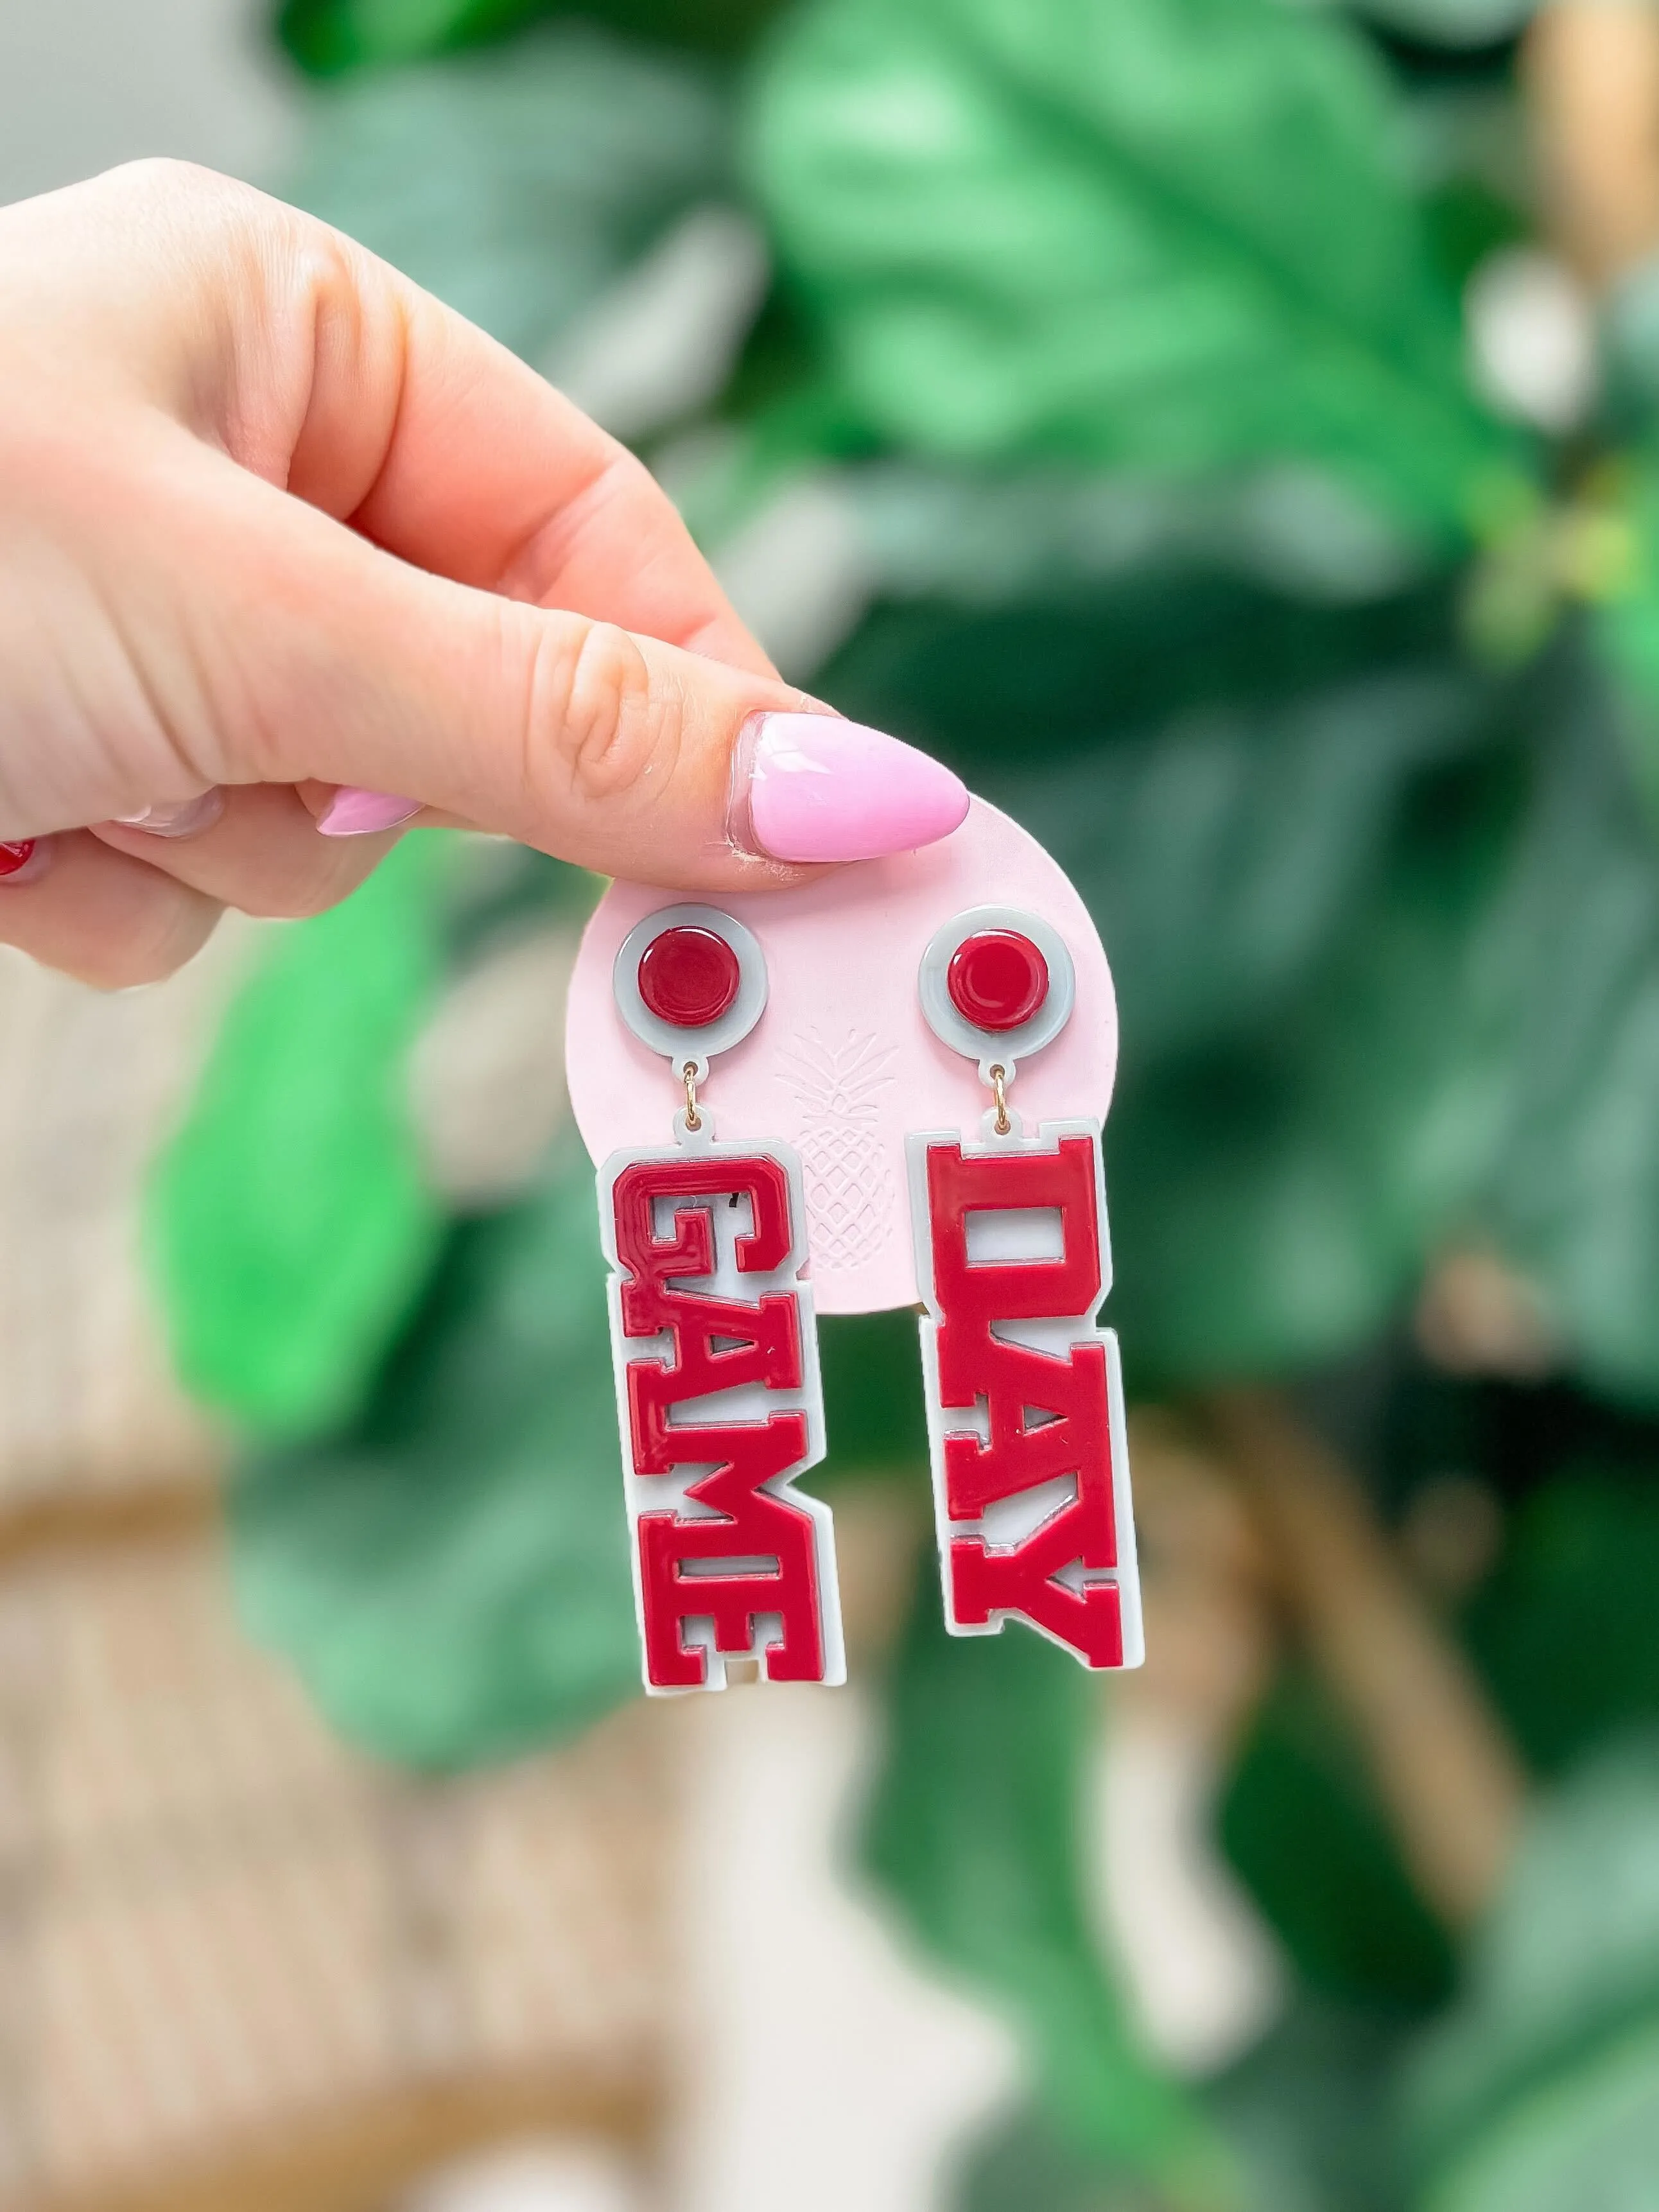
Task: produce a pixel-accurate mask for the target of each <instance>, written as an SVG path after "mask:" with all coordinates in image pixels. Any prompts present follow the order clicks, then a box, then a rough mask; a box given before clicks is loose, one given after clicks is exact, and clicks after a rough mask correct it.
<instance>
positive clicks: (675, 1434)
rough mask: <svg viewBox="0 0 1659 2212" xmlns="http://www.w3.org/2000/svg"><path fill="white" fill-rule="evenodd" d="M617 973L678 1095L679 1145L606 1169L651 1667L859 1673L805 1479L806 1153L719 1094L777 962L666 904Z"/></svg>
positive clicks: (812, 1444)
mask: <svg viewBox="0 0 1659 2212" xmlns="http://www.w3.org/2000/svg"><path fill="white" fill-rule="evenodd" d="M611 987H612V992H613V994H614V1002H615V1006H616V1011H617V1014H618V1015H619V1016H620V1018H621V1019H622V1021H623V1024H625V1025H626V1026H627V1028H628V1029H629V1030H630V1031H631V1032H632V1034H633V1035H634V1036H635V1037H636V1038H638V1039H639V1041H640V1042H641V1043H642V1044H643V1045H645V1046H646V1047H647V1048H648V1049H649V1050H650V1051H651V1052H653V1053H657V1054H661V1055H662V1056H663V1057H664V1059H665V1060H666V1062H667V1064H668V1067H669V1069H670V1070H671V1080H672V1083H673V1085H674V1089H675V1094H676V1095H678V1098H679V1102H680V1103H679V1104H678V1110H677V1111H675V1112H674V1114H673V1115H672V1138H673V1140H672V1142H671V1143H666V1144H662V1145H657V1146H642V1147H639V1148H635V1149H632V1150H623V1151H617V1152H611V1154H610V1155H609V1157H608V1158H605V1160H604V1162H603V1164H601V1166H600V1169H599V1219H600V1234H601V1237H602V1239H603V1242H604V1245H605V1257H606V1258H607V1260H608V1261H610V1263H611V1350H612V1357H613V1362H614V1365H615V1369H616V1379H617V1414H618V1419H619V1422H620V1426H621V1431H622V1449H623V1486H624V1488H625V1491H626V1493H627V1504H628V1520H629V1535H630V1540H631V1548H632V1553H633V1569H634V1589H635V1606H636V1609H637V1613H638V1616H639V1624H640V1635H641V1643H642V1644H643V1647H644V1672H645V1685H646V1687H647V1690H648V1691H653V1692H664V1693H666V1692H673V1691H678V1690H694V1689H702V1688H708V1689H723V1688H724V1687H725V1686H726V1662H728V1661H729V1660H732V1659H740V1660H754V1661H757V1662H759V1666H760V1668H761V1671H762V1673H763V1675H764V1677H765V1679H766V1680H768V1681H772V1682H841V1681H842V1680H845V1678H846V1662H845V1657H844V1655H843V1650H842V1629H841V1607H840V1600H839V1595H838V1593H837V1589H836V1559H835V1547H834V1541H833V1535H832V1531H831V1523H830V1515H829V1507H828V1506H826V1505H824V1504H822V1503H821V1502H820V1501H818V1500H817V1499H815V1498H807V1497H804V1496H800V1495H798V1494H797V1493H796V1492H795V1491H794V1489H793V1482H794V1478H795V1477H796V1476H797V1475H799V1474H801V1473H802V1472H803V1471H804V1470H805V1468H810V1467H811V1466H813V1465H814V1464H815V1463H816V1462H817V1461H819V1460H820V1459H822V1458H823V1448H824V1447H823V1392H822V1388H821V1384H820V1380H819V1373H818V1346H817V1323H816V1320H815V1317H814V1312H813V1304H812V1292H811V1286H810V1285H809V1284H808V1283H807V1282H806V1281H805V1280H804V1279H803V1278H804V1274H805V1265H806V1243H805V1219H806V1214H805V1199H804V1195H803V1191H802V1182H801V1167H800V1161H799V1158H798V1157H797V1155H796V1153H795V1152H793V1149H792V1148H791V1147H790V1146H787V1145H785V1144H781V1143H778V1142H775V1141H771V1140H765V1141H762V1140H752V1141H744V1142H740V1143H737V1142H729V1141H722V1140H721V1139H719V1138H717V1137H716V1135H715V1133H714V1120H713V1117H712V1115H711V1114H710V1111H709V1108H708V1103H706V1100H705V1098H704V1097H703V1086H704V1085H707V1084H708V1082H709V1069H710V1065H711V1062H712V1061H713V1060H714V1055H715V1054H719V1053H723V1052H729V1051H731V1050H732V1048H734V1047H736V1046H738V1045H739V1044H741V1043H742V1042H743V1041H744V1038H745V1037H747V1036H749V1034H750V1031H751V1030H753V1029H754V1027H755V1025H756V1024H757V1022H758V1021H759V1020H760V1018H761V1016H762V1014H763V1012H764V1010H765V1006H766V1000H767V975H766V964H765V961H764V958H763V955H762V952H761V948H760V946H759V945H758V944H757V941H756V939H755V937H754V935H753V933H751V932H750V930H749V929H747V928H745V927H744V924H743V923H742V922H740V921H737V920H735V919H734V918H733V917H732V915H728V914H723V913H721V912H720V911H719V910H718V909H717V908H713V907H708V906H697V905H678V906H669V907H664V908H660V909H659V910H658V911H657V912H655V913H653V914H649V915H646V916H645V918H644V919H643V920H642V921H639V922H638V923H636V924H635V927H633V928H632V929H631V930H630V931H629V933H628V935H627V936H626V937H625V938H624V939H623V943H622V945H621V947H620V949H619V950H618V951H617V956H616V959H615V963H614V965H613V967H612V969H611ZM668 1097H669V1093H668V1091H667V1087H666V1085H665V1093H664V1106H665V1110H666V1108H667V1102H668Z"/></svg>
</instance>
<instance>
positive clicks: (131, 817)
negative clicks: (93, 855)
mask: <svg viewBox="0 0 1659 2212" xmlns="http://www.w3.org/2000/svg"><path fill="white" fill-rule="evenodd" d="M224 811H225V794H224V793H223V792H222V790H221V789H220V788H219V786H218V785H217V784H213V785H212V786H210V788H209V789H208V790H206V791H204V792H201V793H198V794H197V797H196V798H194V799H173V800H168V801H167V802H166V803H165V804H163V805H160V806H147V807H145V808H144V810H143V813H141V814H118V815H117V816H116V817H115V819H116V821H117V822H118V823H119V824H120V826H121V827H122V829H142V830H143V832H144V834H145V836H149V837H199V836H201V834H202V832H203V830H204V829H212V827H213V825H214V823H216V821H217V820H218V819H219V817H220V816H221V815H222V813H223V812H224Z"/></svg>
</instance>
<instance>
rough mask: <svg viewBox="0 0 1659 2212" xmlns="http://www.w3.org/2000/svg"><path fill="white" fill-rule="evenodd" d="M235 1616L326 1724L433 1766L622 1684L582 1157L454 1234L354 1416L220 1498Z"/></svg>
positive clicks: (635, 1673) (616, 1524) (564, 1723)
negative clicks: (507, 1207) (282, 1663)
mask: <svg viewBox="0 0 1659 2212" xmlns="http://www.w3.org/2000/svg"><path fill="white" fill-rule="evenodd" d="M232 1508H233V1510H232V1528H233V1534H234V1560H235V1568H236V1581H237V1589H238V1592H239V1595H240V1600H241V1603H242V1607H243V1609H244V1612H245V1614H246V1619H247V1621H248V1623H249V1626H251V1628H252V1631H253V1632H254V1633H255V1634H256V1635H258V1637H260V1638H263V1639H264V1641H266V1642H268V1643H270V1644H274V1645H276V1646H277V1647H278V1648H279V1649H281V1650H284V1651H286V1652H287V1653H288V1654H289V1656H291V1657H292V1658H293V1660H294V1661H295V1664H296V1665H297V1667H298V1668H299V1669H300V1672H301V1674H302V1675H303V1677H304V1679H305V1680H306V1683H307V1686H308V1687H309V1689H310V1691H311V1692H312V1694H313V1696H314V1697H315V1698H316V1699H317V1701H318V1703H319V1705H321V1706H322V1708H323V1710H324V1711H325V1712H326V1713H327V1714H328V1716H329V1717H330V1718H331V1720H332V1721H333V1722H334V1723H335V1724H336V1725H337V1727H338V1728H340V1729H342V1730H343V1731H344V1732H345V1733H346V1734H347V1735H350V1736H352V1737H353V1738H355V1739H356V1741H360V1742H362V1743H365V1744H367V1745H368V1746H369V1747H371V1748H373V1749H374V1750H376V1751H379V1752H380V1753H384V1754H385V1755H386V1756H387V1757H391V1758H395V1759H403V1760H406V1761H410V1762H412V1763H415V1764H417V1765H455V1764H459V1763H461V1762H464V1761H470V1760H473V1759H482V1758H485V1757H489V1756H491V1755H500V1754H501V1753H506V1752H509V1751H512V1750H515V1749H518V1748H520V1747H523V1746H525V1745H527V1744H531V1743H533V1742H536V1741H539V1740H541V1739H543V1738H545V1737H549V1736H553V1735H560V1734H563V1733H567V1732H568V1731H569V1730H570V1729H574V1728H575V1727H578V1726H580V1725H581V1724H582V1723H585V1722H586V1721H588V1720H589V1719H591V1718H592V1717H594V1716H595V1715H596V1714H598V1713H599V1712H601V1711H604V1710H605V1708H606V1707H607V1706H609V1705H614V1704H616V1703H617V1701H619V1700H620V1699H624V1698H627V1697H629V1696H630V1695H632V1694H633V1692H635V1689H636V1688H637V1686H638V1682H639V1650H638V1640H637V1638H636V1635H635V1626H634V1607H633V1596H632V1592H631V1590H630V1588H629V1570H628V1546H627V1524H626V1520H625V1517H624V1515H623V1502H622V1483H621V1474H620V1470H619V1463H618V1455H617V1413H616V1400H615V1396H614V1394H613V1392H612V1389H611V1360H610V1350H609V1336H608V1332H607V1324H606V1318H605V1267H604V1263H603V1261H602V1260H601V1258H600V1255H599V1237H598V1231H597V1227H596V1215H595V1212H594V1204H593V1176H592V1169H591V1167H590V1166H589V1165H588V1163H587V1160H586V1155H585V1154H584V1153H583V1152H582V1150H581V1146H580V1143H579V1142H578V1141H577V1139H576V1138H575V1136H574V1132H571V1133H567V1136H566V1139H565V1140H564V1142H563V1143H562V1146H561V1148H560V1152H559V1154H558V1157H557V1158H556V1162H555V1163H554V1167H553V1171H552V1173H551V1174H550V1177H549V1179H548V1181H547V1182H546V1184H545V1185H544V1188H543V1189H542V1190H541V1191H540V1192H539V1193H538V1195H537V1196H536V1197H535V1198H534V1199H532V1200H529V1201H527V1202H526V1204H524V1205H523V1206H519V1207H516V1208H514V1209H513V1210H512V1211H510V1212H506V1213H502V1214H499V1215H496V1216H493V1217H491V1218H486V1219H483V1220H478V1221H475V1222H470V1223H466V1224H464V1225H462V1226H460V1227H459V1228H458V1229H456V1230H455V1231H453V1232H452V1235H451V1237H450V1241H449V1244H448V1248H447V1251H446V1254H445V1256H444V1260H443V1263H442V1266H441V1269H440V1271H439V1273H438V1275H437V1277H436V1279H435V1283H434V1285H433V1287H432V1289H431V1291H430V1292H429V1293H428V1297H427V1299H426V1301H425V1303H424V1304H423V1306H422V1310H421V1311H420V1313H419V1314H418V1315H417V1316H416V1319H415V1322H414V1324H413V1326H412V1327H411V1328H410V1329H409V1330H408V1332H407V1333H406V1334H404V1337H403V1339H402V1340H401V1341H400V1342H399V1344H398V1347H397V1349H396V1351H395V1352H394V1353H393V1355H392V1357H391V1358H390V1359H389V1360H388V1361H387V1363H386V1365H385V1367H384V1369H383V1370H382V1371H381V1373H380V1376H379V1378H378V1383H377V1387H376V1389H375V1391H374V1396H373V1399H372V1400H371V1401H370V1403H369V1404H368V1407H367V1408H366V1410H365V1411H364V1413H362V1417H361V1418H360V1419H358V1420H356V1422H355V1423H353V1424H352V1425H350V1426H349V1428H347V1429H345V1430H344V1431H343V1432H342V1433H340V1434H338V1435H337V1436H336V1437H332V1438H331V1439H330V1440H329V1441H328V1442H326V1443H319V1444H315V1445H308V1446H304V1447H301V1448H300V1449H294V1450H289V1451H287V1452H283V1453H278V1454H274V1455H270V1456H268V1457H266V1458H264V1459H263V1460H261V1461H259V1462H256V1463H255V1464H254V1465H253V1466H252V1468H250V1469H249V1470H248V1471H247V1472H246V1474H244V1475H243V1477H242V1478H241V1479H240V1481H239V1482H238V1484H237V1486H236V1487H235V1490H234V1493H233V1499H232Z"/></svg>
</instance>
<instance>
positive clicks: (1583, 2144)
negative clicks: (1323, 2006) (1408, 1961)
mask: <svg viewBox="0 0 1659 2212" xmlns="http://www.w3.org/2000/svg"><path fill="white" fill-rule="evenodd" d="M1407 2086H1408V2097H1407V2113H1408V2118H1409V2121H1410V2129H1411V2136H1412V2140H1413V2144H1414V2148H1415V2153H1416V2157H1417V2160H1418V2162H1419V2166H1420V2168H1421V2169H1422V2170H1423V2172H1425V2177H1426V2186H1425V2190H1424V2191H1423V2194H1422V2197H1421V2200H1420V2201H1421V2202H1422V2203H1424V2205H1425V2207H1426V2208H1429V2212H1637V2208H1642V2207H1645V2206H1647V2205H1650V2204H1651V2203H1654V2202H1655V2195H1654V2191H1655V2186H1656V2177H1659V1745H1656V1742H1655V1740H1654V1739H1652V1738H1651V1737H1644V1738H1642V1739H1639V1740H1638V1741H1632V1743H1631V1744H1629V1745H1628V1746H1627V1747H1626V1748H1624V1749H1623V1750H1622V1751H1620V1752H1616V1753H1608V1754H1607V1755H1606V1756H1605V1757H1603V1758H1602V1759H1598V1760H1597V1761H1595V1763H1593V1764H1592V1765H1590V1766H1589V1768H1588V1769H1586V1770H1585V1771H1583V1772H1582V1773H1581V1774H1579V1775H1578V1776H1577V1777H1576V1778H1575V1779H1574V1780H1573V1781H1572V1782H1571V1784H1569V1785H1568V1786H1567V1787H1565V1789H1564V1790H1562V1791H1561V1792H1560V1793H1559V1796H1558V1797H1557V1798H1556V1800H1555V1801H1554V1802H1552V1803H1550V1804H1549V1805H1547V1807H1546V1808H1544V1810H1543V1811H1542V1812H1541V1814H1539V1815H1538V1816H1537V1817H1536V1819H1535V1820H1534V1826H1533V1828H1532V1831H1531V1832H1530V1834H1529V1835H1528V1838H1527V1840H1526V1843H1525V1846H1524V1848H1523V1850H1522V1854H1521V1857H1520V1859H1519V1861H1518V1863H1517V1864H1516V1868H1515V1870H1514V1874H1513V1876H1512V1878H1511V1880H1510V1883H1509V1886H1508V1887H1507V1889H1506V1892H1505V1893H1504V1898H1503V1899H1502V1901H1501V1902H1500V1904H1499V1905H1498V1908H1497V1910H1496V1911H1495V1912H1494V1913H1493V1914H1492V1917H1491V1919H1490V1921H1489V1923H1488V1924H1487V1925H1486V1928H1485V1929H1484V1930H1483V1932H1482V1935H1481V1937H1480V1942H1479V1943H1478V1945H1477V1947H1476V1948H1475V1952H1474V1959H1473V1961H1472V1964H1471V1966H1470V1970H1469V1973H1468V1988H1467V1993H1466V1994H1465V1995H1464V1996H1462V1998H1461V2000H1460V2002H1459V2003H1458V2004H1457V2006H1456V2008H1455V2010H1454V2011H1453V2013H1452V2014H1451V2015H1450V2016H1449V2018H1448V2019H1447V2020H1446V2021H1445V2022H1444V2024H1443V2025H1442V2026H1440V2027H1437V2028H1436V2029H1435V2030H1433V2031H1431V2033H1429V2035H1428V2036H1427V2037H1426V2038H1425V2042H1424V2044H1423V2045H1422V2047H1421V2049H1420V2050H1419V2052H1418V2054H1417V2056H1416V2057H1415V2059H1414V2060H1413V2065H1412V2068H1411V2071H1410V2074H1409V2076H1408V2084H1407Z"/></svg>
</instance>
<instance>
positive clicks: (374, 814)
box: [317, 783, 421, 837]
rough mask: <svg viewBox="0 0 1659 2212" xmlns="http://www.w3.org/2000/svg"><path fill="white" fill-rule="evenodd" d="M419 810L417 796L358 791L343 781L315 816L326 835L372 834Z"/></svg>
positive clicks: (366, 835)
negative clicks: (393, 795)
mask: <svg viewBox="0 0 1659 2212" xmlns="http://www.w3.org/2000/svg"><path fill="white" fill-rule="evenodd" d="M420 811H421V802H420V800H419V799H394V798H393V797H392V793H390V792H389V791H359V790H358V788H357V787H356V785H355V784H350V783H343V784H342V785H341V786H340V788H339V789H338V790H337V792H336V793H335V794H334V796H333V798H332V799H330V800H329V802H328V805H326V806H325V808H324V809H323V811H322V812H321V813H320V814H319V816H318V817H317V827H318V829H320V830H321V832H322V834H323V836H325V837H372V836H374V834H375V832H376V831H377V830H380V829H396V828H397V826H398V823H400V822H408V821H410V820H411V819H412V818H413V817H415V816H416V814H418V813H419V812H420Z"/></svg>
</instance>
